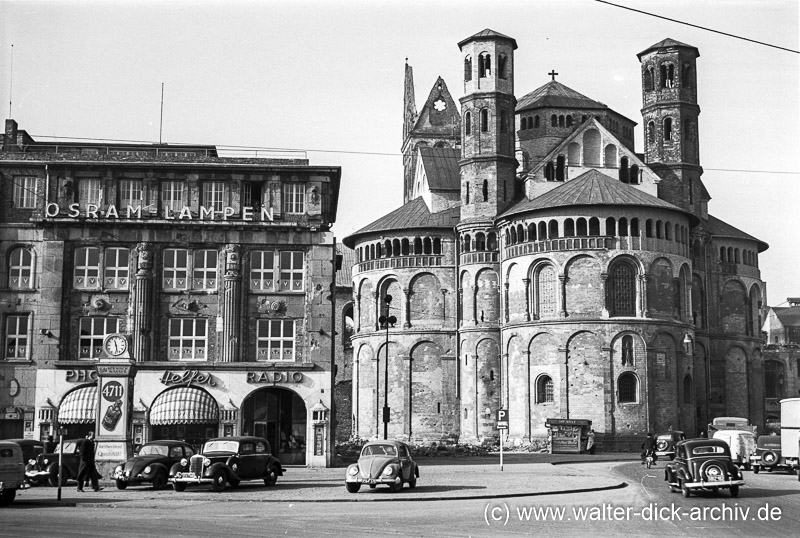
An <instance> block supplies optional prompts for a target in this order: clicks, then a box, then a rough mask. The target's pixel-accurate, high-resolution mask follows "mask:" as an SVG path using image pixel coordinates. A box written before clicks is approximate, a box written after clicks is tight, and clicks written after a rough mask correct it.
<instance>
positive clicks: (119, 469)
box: [114, 465, 122, 473]
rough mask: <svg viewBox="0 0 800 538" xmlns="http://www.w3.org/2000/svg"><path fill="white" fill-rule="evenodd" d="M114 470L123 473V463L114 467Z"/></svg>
mask: <svg viewBox="0 0 800 538" xmlns="http://www.w3.org/2000/svg"><path fill="white" fill-rule="evenodd" d="M114 472H115V473H121V472H122V465H117V466H116V467H114Z"/></svg>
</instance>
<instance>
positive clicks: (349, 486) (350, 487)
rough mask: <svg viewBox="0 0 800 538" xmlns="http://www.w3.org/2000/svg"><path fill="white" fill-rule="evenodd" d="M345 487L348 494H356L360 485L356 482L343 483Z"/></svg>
mask: <svg viewBox="0 0 800 538" xmlns="http://www.w3.org/2000/svg"><path fill="white" fill-rule="evenodd" d="M345 487H346V488H347V491H349V492H350V493H358V490H360V489H361V484H359V483H358V482H347V483H345Z"/></svg>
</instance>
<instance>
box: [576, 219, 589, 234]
mask: <svg viewBox="0 0 800 538" xmlns="http://www.w3.org/2000/svg"><path fill="white" fill-rule="evenodd" d="M587 235H589V234H588V231H587V227H586V219H585V218H583V217H581V218H579V219H578V237H586V236H587Z"/></svg>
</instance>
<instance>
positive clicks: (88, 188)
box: [78, 179, 103, 210]
mask: <svg viewBox="0 0 800 538" xmlns="http://www.w3.org/2000/svg"><path fill="white" fill-rule="evenodd" d="M102 199H103V183H102V181H101V180H99V179H81V180H80V181H79V182H78V203H79V204H80V207H81V209H83V210H86V208H87V207H88V206H89V204H92V205H95V206H97V207H100V201H101V200H102Z"/></svg>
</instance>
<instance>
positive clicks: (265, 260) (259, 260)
mask: <svg viewBox="0 0 800 538" xmlns="http://www.w3.org/2000/svg"><path fill="white" fill-rule="evenodd" d="M250 286H251V289H254V290H264V291H275V253H274V252H272V251H265V250H257V251H254V252H253V253H252V254H251V255H250Z"/></svg>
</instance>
